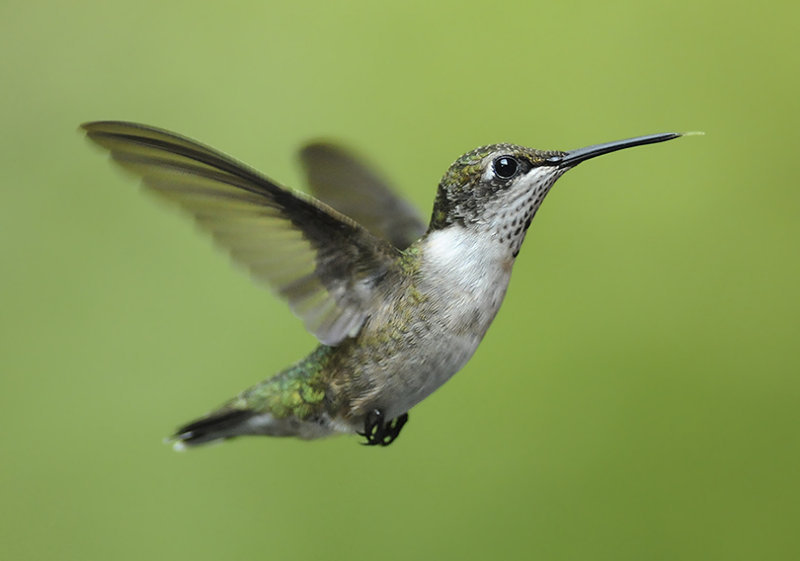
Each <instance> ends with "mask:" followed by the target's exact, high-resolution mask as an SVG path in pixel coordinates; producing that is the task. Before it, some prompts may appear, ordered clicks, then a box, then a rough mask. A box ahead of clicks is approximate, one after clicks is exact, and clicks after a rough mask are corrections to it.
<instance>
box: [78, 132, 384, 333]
mask: <svg viewBox="0 0 800 561" xmlns="http://www.w3.org/2000/svg"><path fill="white" fill-rule="evenodd" d="M83 128H84V129H85V130H86V132H87V135H88V137H89V138H90V139H91V140H93V141H94V142H96V143H97V144H99V145H101V146H103V147H104V148H106V149H108V150H109V151H110V152H111V155H112V156H113V158H114V160H116V161H117V162H118V163H119V164H120V165H122V166H123V167H124V168H126V169H128V170H130V171H133V172H134V173H136V174H137V175H139V176H141V177H142V179H143V180H144V184H145V186H146V187H147V189H148V190H149V191H152V192H154V193H156V194H157V195H159V196H160V197H163V198H165V199H168V200H170V201H174V202H176V203H178V204H179V205H180V206H181V207H183V208H184V209H186V210H188V211H189V212H190V213H191V214H192V215H194V217H195V219H196V220H197V222H198V223H199V224H200V225H201V227H202V228H204V229H206V230H208V231H209V232H211V234H212V235H213V236H214V238H215V239H216V241H217V242H218V243H219V244H220V245H221V246H223V247H224V248H226V249H227V250H229V251H230V253H231V255H232V256H233V259H234V261H236V262H238V263H240V264H242V265H244V266H245V267H247V268H248V269H249V270H250V272H251V273H252V275H253V276H254V277H255V278H256V279H258V280H260V281H265V282H266V283H267V284H269V285H270V286H271V287H272V288H273V289H275V290H276V291H277V292H278V293H279V294H280V295H282V296H283V297H285V298H286V299H287V300H288V301H289V305H290V306H291V308H292V310H293V311H294V312H295V314H297V315H298V316H299V317H300V318H301V319H302V320H303V322H304V324H305V326H306V328H307V329H308V330H309V331H310V332H311V333H313V334H314V335H316V337H317V338H318V339H319V340H320V341H322V342H323V343H325V344H328V345H335V344H337V343H339V342H340V341H341V340H342V339H344V338H345V337H348V336H354V335H355V334H356V333H357V332H358V330H359V329H360V327H361V325H362V324H363V323H364V320H365V319H366V318H367V316H368V314H369V310H370V309H372V306H374V305H376V304H377V302H376V298H377V297H378V296H377V291H376V290H375V287H376V285H377V284H378V283H380V282H381V281H382V280H383V279H384V278H386V276H387V275H391V274H397V269H396V268H395V265H394V263H395V258H396V256H397V255H398V253H399V252H398V251H397V249H396V248H394V247H392V246H391V245H390V244H389V243H388V242H386V241H384V240H380V239H378V238H375V237H374V236H372V235H371V234H370V233H369V232H367V231H366V230H365V229H364V228H363V227H361V226H359V225H358V224H356V223H355V222H353V221H352V220H351V219H349V218H347V217H346V216H343V215H341V214H339V213H338V212H337V211H335V210H333V209H332V208H330V207H328V206H326V205H324V204H322V203H320V202H319V201H317V200H315V199H313V198H311V197H307V196H303V195H302V194H300V193H294V192H290V191H287V190H285V189H283V188H282V187H280V186H278V185H277V184H276V183H274V182H272V181H271V180H269V179H267V178H266V177H264V176H263V175H261V174H260V173H258V172H256V171H255V170H253V169H251V168H249V167H247V166H245V165H244V164H242V163H240V162H237V161H236V160H234V159H232V158H229V157H228V156H225V155H224V154H222V153H220V152H217V151H216V150H213V149H211V148H208V147H206V146H203V145H202V144H198V143H196V142H194V141H192V140H189V139H187V138H183V137H180V136H177V135H175V134H172V133H170V132H167V131H163V130H159V129H156V128H151V127H147V126H143V125H137V124H132V123H123V122H96V123H86V124H85V125H83Z"/></svg>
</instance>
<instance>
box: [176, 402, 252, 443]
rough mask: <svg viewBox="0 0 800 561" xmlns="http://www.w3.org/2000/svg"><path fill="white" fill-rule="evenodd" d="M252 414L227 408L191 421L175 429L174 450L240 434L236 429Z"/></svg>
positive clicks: (248, 411)
mask: <svg viewBox="0 0 800 561" xmlns="http://www.w3.org/2000/svg"><path fill="white" fill-rule="evenodd" d="M253 415H255V413H254V412H253V411H250V410H248V409H229V410H227V411H219V412H216V413H212V414H211V415H208V416H207V417H202V418H200V419H197V420H196V421H192V422H191V423H188V424H186V425H184V426H182V427H181V428H179V429H178V430H177V431H175V435H174V436H173V437H172V440H173V441H174V447H175V449H176V450H180V449H182V448H184V447H185V446H196V445H198V444H205V443H206V442H211V441H212V440H220V439H227V438H233V437H234V436H236V435H237V434H241V433H240V432H239V430H238V429H240V427H241V426H242V424H244V423H245V422H247V421H248V420H249V419H250V418H251V417H252V416H253Z"/></svg>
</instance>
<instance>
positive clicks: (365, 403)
mask: <svg viewBox="0 0 800 561" xmlns="http://www.w3.org/2000/svg"><path fill="white" fill-rule="evenodd" d="M424 249H425V256H426V258H427V259H425V260H424V261H423V262H422V264H421V266H420V275H419V278H420V280H419V281H418V282H417V284H416V285H415V287H414V290H415V291H416V293H417V294H418V295H419V297H420V298H421V302H419V303H418V304H416V305H414V306H413V307H412V306H410V304H408V303H405V304H402V305H400V306H399V307H398V308H397V309H391V310H386V313H385V314H384V315H382V316H378V317H376V318H373V320H374V322H373V323H372V324H371V325H367V326H365V332H364V333H363V336H364V343H365V344H364V345H363V346H360V347H361V349H360V350H359V352H357V353H355V354H357V355H359V356H358V357H355V356H354V357H353V358H354V359H355V362H354V367H355V368H358V369H360V370H361V371H360V373H359V374H358V375H357V376H356V377H355V378H354V379H353V382H354V383H355V386H356V387H359V389H358V391H356V392H355V394H357V395H353V398H354V399H352V400H351V401H350V407H349V408H348V409H349V413H350V415H348V416H349V417H350V418H351V419H352V420H354V421H355V420H356V419H358V418H360V417H362V416H363V415H364V414H365V413H366V412H367V411H369V410H371V409H380V410H381V411H382V412H383V413H384V415H386V417H387V418H390V419H391V418H394V417H397V416H398V415H401V414H403V413H405V412H406V411H408V410H409V409H410V408H412V407H413V406H414V405H416V404H417V403H419V402H420V401H422V400H423V399H425V398H426V397H427V396H429V395H430V394H431V393H432V392H433V391H435V390H436V389H437V388H439V387H440V386H441V385H442V384H444V383H445V382H446V381H447V380H448V379H450V377H451V376H453V375H454V374H455V373H456V372H458V371H459V370H460V369H461V368H462V367H463V366H464V365H465V364H466V363H467V361H468V360H469V359H470V358H471V357H472V355H473V354H474V353H475V350H476V349H477V347H478V344H479V343H480V342H481V340H482V339H483V337H484V335H485V334H486V331H487V329H488V328H489V325H490V324H491V322H492V320H494V318H495V315H496V314H497V311H498V310H499V308H500V304H501V303H502V301H503V298H504V296H505V293H506V289H507V287H508V281H509V277H510V274H511V266H512V264H513V257H512V256H511V255H510V254H509V253H508V251H507V249H506V248H505V247H503V246H501V245H499V244H497V243H495V242H493V241H492V240H486V239H485V238H484V239H477V240H476V239H471V238H470V237H468V236H458V234H457V233H455V234H453V233H450V234H448V235H444V233H442V235H439V236H437V234H433V235H432V236H431V237H430V240H429V241H428V245H427V247H425V248H424ZM409 308H413V309H409ZM398 317H401V319H398ZM392 322H395V324H392ZM386 325H395V326H396V327H391V328H389V329H388V333H389V334H390V336H388V337H387V336H386V331H387V329H386V327H385V326H386ZM365 349H370V350H365ZM356 364H357V366H356ZM356 425H358V423H357V422H356Z"/></svg>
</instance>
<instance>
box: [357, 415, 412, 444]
mask: <svg viewBox="0 0 800 561" xmlns="http://www.w3.org/2000/svg"><path fill="white" fill-rule="evenodd" d="M384 417H385V416H384V414H383V411H381V410H380V409H373V410H371V411H370V412H369V413H367V415H366V416H365V417H364V432H360V433H358V434H360V435H361V436H363V437H364V438H366V439H367V441H366V442H362V444H364V445H365V446H376V445H380V446H388V445H389V444H391V443H392V442H394V440H395V439H396V438H397V435H399V434H400V430H401V429H402V428H403V425H405V424H406V422H407V421H408V413H403V414H402V415H400V416H399V417H396V418H394V419H391V420H389V421H386V420H384Z"/></svg>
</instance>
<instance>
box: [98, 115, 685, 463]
mask: <svg viewBox="0 0 800 561" xmlns="http://www.w3.org/2000/svg"><path fill="white" fill-rule="evenodd" d="M83 128H84V129H85V130H86V133H87V135H88V137H89V138H90V139H91V140H93V141H94V142H96V143H97V144H99V145H100V146H102V147H104V148H106V149H107V150H109V151H110V152H111V155H112V157H113V159H114V160H115V161H116V162H117V163H119V164H120V165H121V166H122V167H124V168H126V169H128V170H130V171H133V172H134V173H135V174H137V175H139V176H140V177H141V178H142V179H143V182H144V185H145V187H146V188H147V190H149V191H151V192H153V193H156V194H157V195H159V196H161V197H163V198H165V199H168V200H170V201H174V202H175V203H177V204H178V205H179V206H181V207H182V208H184V209H185V210H187V211H188V212H189V213H190V214H192V215H193V216H194V218H195V219H196V221H197V222H198V223H199V224H200V226H201V227H202V228H203V229H205V230H208V231H209V232H210V233H211V235H212V236H213V237H214V239H215V240H216V241H217V243H218V244H219V245H221V246H222V247H223V248H225V249H227V250H228V251H229V252H230V254H231V255H232V256H233V259H234V261H236V262H238V263H239V264H241V265H244V266H245V267H246V268H247V269H249V271H250V273H251V274H252V276H253V277H254V278H255V279H256V280H258V281H261V282H264V283H266V284H267V285H268V286H270V287H271V288H272V289H273V290H274V291H276V292H277V293H278V294H279V295H281V296H282V297H283V298H285V299H286V300H287V301H288V302H289V305H290V306H291V308H292V310H293V311H294V313H295V314H296V315H297V316H299V317H300V319H302V321H303V323H304V324H305V327H306V329H308V330H309V331H310V332H311V333H312V334H314V335H315V336H316V337H317V339H318V340H319V342H320V345H319V346H318V347H317V348H316V349H315V350H314V351H313V352H311V354H309V355H308V356H307V357H305V358H304V359H302V360H301V361H299V362H297V363H296V364H294V365H293V366H290V367H288V368H286V369H285V370H283V371H281V372H279V373H278V374H276V375H274V376H273V377H271V378H269V379H267V380H265V381H263V382H260V383H258V384H256V385H254V386H252V387H251V388H249V389H246V390H244V391H243V392H241V393H240V394H239V395H238V396H236V397H234V398H233V399H231V400H230V401H228V402H227V403H225V404H224V405H223V406H222V407H221V408H219V409H218V410H216V411H213V412H212V413H209V414H208V415H206V416H204V417H201V418H199V419H197V420H195V421H193V422H191V423H188V424H186V425H185V426H183V427H181V428H179V429H178V430H177V432H176V434H175V435H174V436H173V440H174V442H175V446H176V448H183V447H185V446H187V445H190V446H194V445H197V444H203V443H206V442H211V441H214V440H220V439H227V438H233V437H236V436H240V435H270V436H296V437H299V438H304V439H313V438H318V437H322V436H326V435H330V434H333V433H337V432H338V433H357V434H360V435H362V436H363V437H365V439H366V441H365V442H364V444H368V445H382V446H386V445H388V444H390V443H391V442H392V441H394V439H395V438H397V436H398V434H399V433H400V431H401V429H402V428H403V426H404V425H405V423H406V421H408V410H409V409H411V408H412V407H413V406H414V405H416V404H417V403H419V402H420V401H422V400H423V399H425V398H426V397H427V396H428V395H430V394H431V393H432V392H433V391H434V390H436V389H437V388H438V387H439V386H441V385H442V384H444V383H445V382H446V381H447V380H448V379H449V378H450V377H451V376H452V375H453V374H455V373H456V372H457V371H458V370H460V369H461V368H462V367H463V366H464V364H466V362H467V361H468V360H469V358H470V357H471V356H472V354H473V353H474V352H475V349H476V348H477V346H478V344H479V343H480V341H481V339H483V336H484V335H485V334H486V330H487V329H488V328H489V324H491V323H492V320H493V319H494V317H495V315H496V314H497V311H498V309H499V308H500V304H501V303H502V301H503V297H504V296H505V294H506V288H507V287H508V282H509V278H510V276H511V268H512V266H513V265H514V262H515V260H516V258H517V255H518V254H519V250H520V246H521V245H522V242H523V240H524V239H525V234H526V231H527V230H528V227H529V226H530V224H531V220H533V217H534V215H535V214H536V211H537V210H538V209H539V207H540V206H541V204H542V201H543V200H544V198H545V196H546V195H547V193H548V191H549V190H550V188H551V187H552V186H553V184H554V183H555V181H556V180H557V179H558V178H559V177H561V175H563V174H564V173H565V172H566V171H567V170H570V169H572V168H573V167H575V166H576V165H578V164H579V163H581V162H583V161H585V160H588V159H590V158H594V157H596V156H600V155H602V154H608V153H609V152H614V151H616V150H621V149H623V148H630V147H633V146H640V145H643V144H651V143H655V142H663V141H666V140H671V139H673V138H677V137H679V136H681V134H680V133H664V134H655V135H650V136H641V137H637V138H631V139H627V140H620V141H617V142H609V143H606V144H598V145H595V146H589V147H586V148H579V149H577V150H571V151H568V152H562V151H558V150H549V151H544V150H535V149H532V148H526V147H524V146H517V145H514V144H492V145H489V146H483V147H481V148H477V149H475V150H473V151H471V152H468V153H466V154H464V155H463V156H461V157H460V158H458V159H457V160H456V161H455V163H454V164H453V165H452V166H450V169H448V170H447V172H446V173H445V174H444V177H443V178H442V180H441V181H440V183H439V188H438V191H437V194H436V199H435V201H434V204H433V213H432V216H431V220H430V224H429V225H428V226H427V227H426V226H425V224H424V223H423V222H422V220H421V219H420V217H419V215H418V214H417V212H416V211H415V210H414V209H413V207H411V205H409V204H408V203H406V202H405V201H403V200H402V199H400V198H399V197H397V196H396V195H395V194H393V193H392V191H391V190H390V189H389V188H388V187H387V186H386V185H385V184H384V182H383V181H382V180H381V179H380V178H379V177H378V176H377V175H376V174H374V173H373V172H372V171H371V170H370V169H368V168H367V167H365V166H363V165H362V164H361V163H359V161H357V160H356V159H354V158H353V157H351V156H350V155H349V154H347V153H346V152H344V151H342V150H340V149H338V148H336V147H334V146H332V145H327V144H311V145H309V146H307V147H306V148H305V149H303V150H302V152H301V159H302V162H303V163H304V165H305V168H306V172H307V175H308V180H309V183H310V185H311V188H312V190H313V191H314V192H315V193H316V195H317V196H318V198H316V199H315V198H312V197H310V196H308V195H305V194H303V193H299V192H295V191H290V190H287V189H285V188H284V187H282V186H280V185H279V184H278V183H276V182H274V181H272V180H271V179H268V178H267V177H265V176H264V175H261V174H260V173H259V172H257V171H255V170H254V169H252V168H250V167H248V166H246V165H244V164H242V163H240V162H238V161H236V160H234V159H232V158H230V157H228V156H226V155H224V154H222V153H220V152H218V151H216V150H213V149H211V148H209V147H207V146H204V145H202V144H199V143H197V142H195V141H193V140H189V139H188V138H184V137H182V136H178V135H176V134H173V133H171V132H167V131H165V130H161V129H157V128H153V127H148V126H144V125H140V124H134V123H126V122H93V123H86V124H84V125H83Z"/></svg>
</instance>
